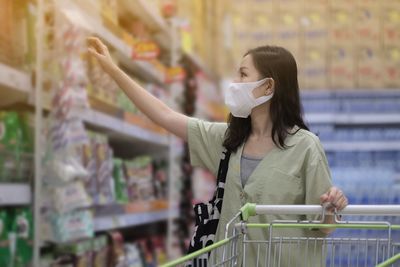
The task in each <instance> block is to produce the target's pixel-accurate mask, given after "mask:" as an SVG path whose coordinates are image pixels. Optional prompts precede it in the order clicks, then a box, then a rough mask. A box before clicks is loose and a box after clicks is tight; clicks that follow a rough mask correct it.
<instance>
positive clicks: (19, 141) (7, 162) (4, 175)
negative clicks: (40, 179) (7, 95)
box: [0, 112, 33, 181]
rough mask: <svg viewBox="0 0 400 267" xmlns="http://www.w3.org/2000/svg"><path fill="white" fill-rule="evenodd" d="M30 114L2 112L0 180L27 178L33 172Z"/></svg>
mask: <svg viewBox="0 0 400 267" xmlns="http://www.w3.org/2000/svg"><path fill="white" fill-rule="evenodd" d="M27 120H28V115H27V114H24V113H17V112H0V180H5V181H21V180H27V179H29V178H30V177H31V175H32V173H33V158H32V151H33V147H32V146H33V145H32V144H33V143H32V132H31V130H30V128H29V126H28V122H27Z"/></svg>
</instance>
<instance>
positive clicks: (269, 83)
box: [264, 78, 275, 95]
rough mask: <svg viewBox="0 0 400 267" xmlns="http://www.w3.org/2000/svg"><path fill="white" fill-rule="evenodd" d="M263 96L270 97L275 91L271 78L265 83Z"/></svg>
mask: <svg viewBox="0 0 400 267" xmlns="http://www.w3.org/2000/svg"><path fill="white" fill-rule="evenodd" d="M265 85H266V86H265V92H264V94H265V95H270V94H273V93H274V90H275V81H274V79H273V78H268V79H267V81H266V82H265Z"/></svg>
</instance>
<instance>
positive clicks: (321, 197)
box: [319, 193, 328, 204]
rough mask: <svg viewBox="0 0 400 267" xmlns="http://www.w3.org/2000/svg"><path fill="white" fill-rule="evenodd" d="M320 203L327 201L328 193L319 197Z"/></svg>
mask: <svg viewBox="0 0 400 267" xmlns="http://www.w3.org/2000/svg"><path fill="white" fill-rule="evenodd" d="M319 200H320V203H321V204H323V203H325V202H327V201H328V194H327V193H325V194H323V195H321V196H320V197H319Z"/></svg>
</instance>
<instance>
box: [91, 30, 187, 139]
mask: <svg viewBox="0 0 400 267" xmlns="http://www.w3.org/2000/svg"><path fill="white" fill-rule="evenodd" d="M88 51H89V53H90V54H91V55H92V56H94V57H95V58H96V59H97V60H98V61H99V63H100V65H101V66H102V68H103V70H104V71H105V72H106V73H108V74H109V75H110V76H111V77H112V78H113V80H114V81H115V82H116V83H117V84H118V85H119V87H120V88H122V90H123V91H124V92H125V94H126V95H127V96H128V97H129V99H130V100H131V101H132V102H133V104H134V105H135V106H136V107H137V108H138V109H139V110H140V111H141V112H143V113H144V114H145V115H146V116H147V117H148V118H150V119H151V120H152V121H153V122H154V123H156V124H158V125H159V126H161V127H163V128H164V129H166V130H167V131H169V132H170V133H172V134H174V135H176V136H178V137H180V138H182V139H184V140H185V141H187V123H188V119H189V117H187V116H185V115H184V114H181V113H179V112H176V111H174V110H173V109H171V108H170V107H168V106H167V105H166V104H165V103H163V102H162V101H160V100H159V99H158V98H156V97H154V96H153V95H152V94H150V93H149V92H147V91H146V90H145V89H144V88H143V87H142V86H140V85H139V84H138V83H137V82H135V81H134V80H133V79H131V78H130V77H129V76H128V75H127V74H126V73H124V72H123V71H122V70H121V69H120V68H119V67H118V66H117V65H116V64H115V63H114V62H113V60H112V58H111V56H110V53H109V51H108V48H107V46H106V45H104V43H103V42H102V41H100V39H98V38H96V37H90V38H88Z"/></svg>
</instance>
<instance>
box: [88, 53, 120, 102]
mask: <svg viewBox="0 0 400 267" xmlns="http://www.w3.org/2000/svg"><path fill="white" fill-rule="evenodd" d="M87 65H88V71H87V72H88V77H89V80H90V85H89V86H88V87H87V91H88V94H89V96H91V97H93V98H95V99H97V100H100V101H102V102H104V103H107V104H109V105H113V106H116V103H117V100H118V99H117V98H118V92H119V91H120V90H119V87H118V85H117V84H116V83H115V82H114V80H112V79H111V77H110V76H109V75H107V74H105V73H104V71H103V69H102V68H101V66H100V64H99V62H98V61H97V60H96V59H95V58H94V57H89V58H88V64H87Z"/></svg>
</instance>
